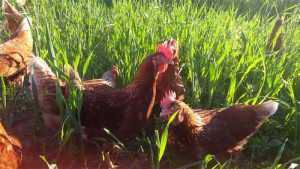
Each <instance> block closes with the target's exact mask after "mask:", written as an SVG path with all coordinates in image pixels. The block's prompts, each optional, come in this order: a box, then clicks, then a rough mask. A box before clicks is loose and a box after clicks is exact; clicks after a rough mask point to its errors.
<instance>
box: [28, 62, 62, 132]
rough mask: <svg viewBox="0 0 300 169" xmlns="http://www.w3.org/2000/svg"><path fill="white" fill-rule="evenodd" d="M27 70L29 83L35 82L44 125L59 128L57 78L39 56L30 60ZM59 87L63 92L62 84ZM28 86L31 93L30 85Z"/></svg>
mask: <svg viewBox="0 0 300 169" xmlns="http://www.w3.org/2000/svg"><path fill="white" fill-rule="evenodd" d="M28 72H30V76H29V82H30V84H33V83H35V86H36V91H37V95H38V104H39V107H40V110H41V112H42V117H43V119H44V122H45V125H46V126H47V127H48V128H50V129H52V130H54V131H55V130H57V129H59V127H60V123H61V115H60V110H59V107H58V105H57V101H56V84H57V80H58V79H57V77H56V76H55V74H54V73H53V72H52V70H51V69H50V67H49V66H48V65H47V63H46V62H45V61H44V60H43V59H42V58H39V57H36V58H34V59H32V60H31V62H30V63H29V65H28ZM60 87H61V89H62V92H63V93H64V92H65V90H64V88H65V86H64V84H60ZM29 88H30V91H31V93H32V92H33V89H32V85H31V86H30V87H29ZM65 95H66V94H65Z"/></svg>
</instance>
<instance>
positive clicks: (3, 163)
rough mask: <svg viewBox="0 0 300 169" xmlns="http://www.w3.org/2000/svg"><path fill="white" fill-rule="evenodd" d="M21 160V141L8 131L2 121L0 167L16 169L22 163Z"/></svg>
mask: <svg viewBox="0 0 300 169" xmlns="http://www.w3.org/2000/svg"><path fill="white" fill-rule="evenodd" d="M21 162H22V146H21V143H20V142H19V141H18V140H17V139H16V138H14V137H12V136H9V135H8V134H7V133H6V131H5V129H4V127H3V125H2V123H1V121H0V168H1V169H2V168H3V169H16V168H18V167H19V166H20V165H21Z"/></svg>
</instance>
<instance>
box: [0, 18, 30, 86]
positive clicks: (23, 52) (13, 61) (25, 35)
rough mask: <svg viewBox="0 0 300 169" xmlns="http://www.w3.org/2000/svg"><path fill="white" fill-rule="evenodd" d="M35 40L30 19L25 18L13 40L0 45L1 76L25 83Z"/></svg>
mask: <svg viewBox="0 0 300 169" xmlns="http://www.w3.org/2000/svg"><path fill="white" fill-rule="evenodd" d="M32 48H33V40H32V35H31V31H30V25H29V21H28V19H26V18H24V19H23V20H22V22H21V24H20V26H19V28H18V30H17V31H16V32H15V34H14V36H13V38H12V39H10V40H8V41H6V42H5V43H3V44H0V76H3V77H4V78H5V79H6V80H8V81H11V82H15V81H21V85H22V83H23V78H24V75H25V74H26V67H27V64H28V62H29V61H30V59H31V51H32Z"/></svg>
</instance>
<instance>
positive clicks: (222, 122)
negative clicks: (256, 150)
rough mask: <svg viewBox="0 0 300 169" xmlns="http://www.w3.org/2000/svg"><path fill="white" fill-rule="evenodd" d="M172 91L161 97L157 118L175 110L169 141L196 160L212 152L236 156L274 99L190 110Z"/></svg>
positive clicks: (269, 111)
mask: <svg viewBox="0 0 300 169" xmlns="http://www.w3.org/2000/svg"><path fill="white" fill-rule="evenodd" d="M175 98H176V94H175V93H174V92H169V93H166V95H165V97H164V98H163V99H162V100H161V107H162V112H161V114H160V115H161V117H163V118H164V119H165V120H168V119H169V118H170V116H171V115H172V114H173V113H175V112H177V111H178V114H177V117H176V118H175V120H174V121H173V122H172V123H171V125H170V128H169V139H168V141H169V144H170V145H171V147H173V148H175V149H176V150H178V151H179V152H181V153H182V154H184V155H185V156H189V157H191V158H194V159H200V158H202V157H203V156H204V155H206V154H208V153H209V154H214V155H215V156H216V157H217V159H219V160H224V158H227V159H228V158H229V157H231V156H232V157H233V159H237V158H238V157H239V154H240V152H241V150H242V148H243V146H244V145H245V144H246V143H247V140H248V139H249V138H250V137H251V136H253V134H254V133H255V132H257V131H258V129H259V128H260V126H261V125H262V123H263V122H264V121H266V120H267V119H268V117H269V116H271V115H273V114H274V113H275V112H276V110H277V108H278V103H277V102H273V101H270V102H265V103H263V104H258V105H244V104H237V105H233V106H230V107H228V108H219V109H214V110H199V109H198V110H197V111H193V110H192V109H191V108H190V107H189V106H188V105H186V104H185V103H184V102H182V101H178V100H176V99H175Z"/></svg>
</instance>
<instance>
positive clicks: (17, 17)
mask: <svg viewBox="0 0 300 169" xmlns="http://www.w3.org/2000/svg"><path fill="white" fill-rule="evenodd" d="M2 11H3V13H4V16H5V18H6V22H7V27H8V29H9V31H10V32H12V33H15V32H16V31H17V30H18V27H19V26H20V24H21V22H22V20H23V18H24V17H23V16H22V14H20V13H19V12H18V11H17V10H16V8H15V7H13V6H12V5H11V4H10V3H9V2H8V1H7V0H2Z"/></svg>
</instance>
